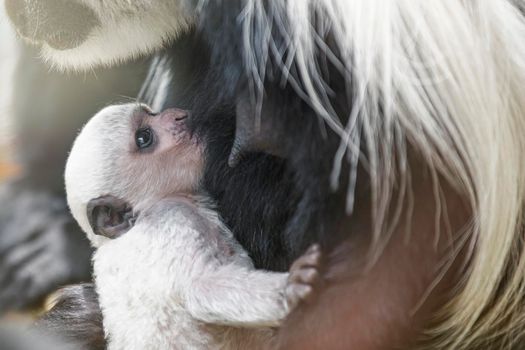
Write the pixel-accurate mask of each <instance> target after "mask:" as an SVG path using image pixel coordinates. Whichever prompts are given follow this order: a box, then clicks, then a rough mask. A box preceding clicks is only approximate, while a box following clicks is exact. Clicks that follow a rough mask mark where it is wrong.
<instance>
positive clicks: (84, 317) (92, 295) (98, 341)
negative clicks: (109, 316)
mask: <svg viewBox="0 0 525 350" xmlns="http://www.w3.org/2000/svg"><path fill="white" fill-rule="evenodd" d="M36 327H37V329H40V330H42V331H43V332H45V333H48V334H50V335H52V336H54V337H55V338H57V339H61V340H62V341H64V342H65V343H67V344H75V345H76V346H78V348H79V349H90V350H104V349H105V348H106V340H105V338H104V328H103V325H102V311H101V310H100V307H99V304H98V296H97V293H96V291H95V287H94V285H93V284H79V285H74V286H70V287H66V288H63V289H62V290H60V291H59V296H58V299H57V300H56V303H55V305H54V306H53V308H52V309H51V310H50V311H49V312H47V313H46V314H45V315H44V316H43V317H42V318H41V319H40V320H39V321H38V322H37V324H36Z"/></svg>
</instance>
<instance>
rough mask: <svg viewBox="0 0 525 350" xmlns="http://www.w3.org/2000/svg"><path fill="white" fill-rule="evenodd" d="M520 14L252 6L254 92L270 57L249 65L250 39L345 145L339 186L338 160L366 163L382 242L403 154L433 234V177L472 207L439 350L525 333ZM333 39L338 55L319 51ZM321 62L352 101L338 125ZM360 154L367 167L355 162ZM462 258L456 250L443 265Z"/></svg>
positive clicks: (356, 1) (524, 30)
mask: <svg viewBox="0 0 525 350" xmlns="http://www.w3.org/2000/svg"><path fill="white" fill-rule="evenodd" d="M522 5H523V2H522V1H512V0H490V1H489V0H477V1H476V0H465V1H461V0H395V1H393V0H388V1H384V0H353V1H349V0H324V1H316V0H289V1H286V2H284V1H270V2H268V4H267V5H266V6H263V5H262V4H261V2H260V1H257V0H250V1H246V7H245V11H244V13H243V15H244V16H243V17H242V18H243V23H244V31H245V32H244V37H245V38H246V41H245V43H244V48H245V63H246V67H247V72H248V74H251V75H252V76H253V78H254V80H255V81H262V80H263V79H264V69H261V68H260V67H264V65H263V64H261V62H264V60H265V59H267V58H266V57H262V58H261V57H254V54H253V52H254V50H252V49H251V45H252V44H253V42H252V40H260V38H261V36H258V38H257V39H254V36H253V31H254V28H256V30H257V31H258V32H259V34H260V33H261V32H262V33H264V32H265V31H266V32H267V33H268V35H266V36H264V35H263V36H262V37H263V38H266V40H267V44H268V48H269V49H268V55H274V57H273V58H274V59H277V60H279V59H281V63H282V70H283V73H284V74H288V73H290V72H289V71H287V69H288V66H287V62H292V60H290V55H291V56H293V62H294V64H295V65H296V67H297V73H296V74H295V75H292V74H291V73H290V74H289V79H295V80H297V81H298V82H299V84H297V86H300V87H298V88H297V90H298V91H297V92H298V93H299V95H300V96H302V97H303V98H304V99H305V100H306V101H307V102H308V103H309V104H310V106H312V108H314V109H315V110H316V112H317V113H318V115H319V116H320V117H322V118H323V120H324V121H325V122H326V124H327V125H328V126H329V127H331V128H332V129H333V130H334V131H335V132H336V133H337V134H339V135H340V137H341V147H340V149H339V151H338V152H337V154H336V156H335V159H334V172H333V176H332V180H333V181H332V182H333V186H337V182H338V178H339V176H340V172H339V169H340V167H341V162H342V161H344V159H345V158H346V159H347V160H348V161H350V162H351V163H352V164H355V163H356V162H357V160H358V158H361V159H362V160H363V161H364V162H365V163H366V167H367V169H368V171H369V173H370V177H371V181H372V197H373V204H374V205H373V214H374V221H375V222H376V227H375V230H374V237H375V242H376V243H377V244H380V242H382V241H384V240H380V239H379V238H380V237H381V236H382V235H383V234H384V232H386V231H388V229H387V227H386V226H387V220H386V218H387V217H388V216H389V215H391V213H390V214H389V213H388V208H389V207H390V203H392V200H393V186H394V184H397V185H400V186H399V188H401V190H400V192H401V193H400V194H398V195H399V196H404V197H405V198H404V200H406V201H410V176H409V175H410V169H409V167H408V161H407V154H406V152H407V147H411V148H414V149H416V150H417V151H418V152H419V153H420V154H421V155H422V156H423V158H424V161H425V162H426V163H427V165H428V166H429V168H430V169H431V173H432V178H433V181H434V193H433V195H434V200H436V202H437V203H438V204H439V205H438V211H437V213H436V216H437V217H438V218H437V220H436V222H439V221H440V218H439V216H440V215H446V213H445V211H446V203H444V202H443V201H442V193H441V189H440V185H439V180H438V179H439V178H444V179H446V180H447V181H448V182H449V183H450V184H451V185H453V186H454V187H455V188H456V189H457V190H458V191H459V193H461V194H463V195H464V196H465V198H466V199H467V200H468V201H469V203H470V207H471V211H472V225H471V226H469V228H468V229H467V230H466V232H465V233H464V234H463V235H462V237H460V241H461V242H460V244H459V245H460V246H461V244H469V247H468V249H467V251H468V252H469V264H468V269H467V272H466V274H465V276H464V280H463V281H461V287H459V286H458V289H457V292H456V293H455V296H454V297H453V299H452V301H451V302H450V303H449V304H448V305H447V306H446V307H445V308H444V309H443V310H442V314H441V315H439V316H440V318H439V322H437V326H436V327H435V328H434V329H430V330H428V335H429V336H430V337H432V339H434V341H433V343H432V347H433V348H443V349H467V348H469V349H470V348H476V347H477V346H478V345H479V344H482V343H483V342H486V341H487V339H491V338H500V337H503V338H504V339H505V343H506V344H507V345H510V344H512V339H513V338H515V337H516V335H517V334H518V333H519V332H525V316H523V314H522V312H523V311H525V310H524V309H523V306H524V300H525V298H524V296H525V294H524V293H525V290H524V287H525V254H524V249H523V242H522V241H523V237H522V226H523V223H522V217H523V214H522V208H523V205H524V199H525V192H524V190H525V91H524V88H525V17H524V16H523V14H522V12H521V10H522ZM276 16H279V18H276ZM283 19H284V20H283ZM271 23H273V24H275V23H283V24H282V27H283V28H280V29H281V31H286V33H287V36H288V49H287V53H286V55H288V56H286V57H278V56H279V53H278V52H277V53H276V52H273V53H272V50H271V47H272V35H271V34H270V33H271V31H272V28H270V26H271ZM328 32H330V33H331V35H333V36H334V38H335V40H334V42H335V46H336V47H335V49H334V48H333V47H332V48H331V50H330V48H328V46H327V45H325V44H324V41H323V40H319V39H322V37H323V33H328ZM320 52H322V53H323V54H324V55H326V56H327V57H329V59H330V60H331V61H332V63H333V64H334V65H335V66H336V67H338V69H339V70H340V72H341V73H342V74H344V75H345V77H346V78H347V81H348V86H351V87H352V90H353V91H354V93H353V96H352V101H353V106H351V113H350V115H349V116H348V123H347V124H346V125H343V124H342V122H341V118H339V117H340V116H337V115H336V114H335V113H334V112H333V109H332V107H331V106H330V104H329V102H328V99H327V91H326V88H325V86H326V85H325V84H324V82H323V79H322V74H321V72H320V71H319V65H318V64H317V61H316V56H318V55H319V53H320ZM275 56H277V57H275ZM361 133H362V134H361ZM363 140H366V141H363ZM361 142H366V144H365V145H361V144H360V143H361ZM362 146H364V149H366V150H367V152H366V153H367V157H366V159H364V157H363V155H360V154H359V150H360V148H361V147H362ZM394 159H395V160H394ZM394 163H395V164H394ZM394 169H397V170H394ZM354 175H355V174H354V173H352V172H351V174H350V176H351V178H350V184H351V185H350V188H349V194H348V203H347V205H348V207H349V208H348V209H351V206H352V198H353V188H352V184H353V183H355V179H354V178H352V177H353V176H354ZM396 215H397V214H394V217H395V216H396ZM443 230H444V228H443V229H441V231H443ZM378 251H380V249H379V250H378ZM457 253H458V250H454V251H452V252H451V257H450V259H453V258H454V255H455V254H457Z"/></svg>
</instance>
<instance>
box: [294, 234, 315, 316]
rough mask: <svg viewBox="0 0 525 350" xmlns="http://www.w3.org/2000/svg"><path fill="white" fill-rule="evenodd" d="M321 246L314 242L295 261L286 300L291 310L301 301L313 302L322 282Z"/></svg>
mask: <svg viewBox="0 0 525 350" xmlns="http://www.w3.org/2000/svg"><path fill="white" fill-rule="evenodd" d="M321 258H322V254H321V247H320V246H319V244H313V245H312V246H310V248H308V250H307V251H306V253H304V254H303V255H302V256H301V257H299V258H298V259H297V260H295V261H294V263H293V264H292V267H291V268H290V274H289V276H288V281H287V285H286V290H285V294H286V301H287V303H288V307H289V310H290V311H291V310H293V309H294V308H295V307H296V306H297V305H298V304H299V303H300V302H306V303H309V302H311V301H312V300H313V299H314V297H315V295H316V292H317V291H318V289H319V288H318V287H319V284H320V282H321V274H320V269H321V260H322V259H321Z"/></svg>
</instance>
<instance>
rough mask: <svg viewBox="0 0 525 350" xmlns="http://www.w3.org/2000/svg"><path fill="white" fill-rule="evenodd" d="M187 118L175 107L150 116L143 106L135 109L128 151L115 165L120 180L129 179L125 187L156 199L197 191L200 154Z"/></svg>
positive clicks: (201, 164) (201, 163)
mask: <svg viewBox="0 0 525 350" xmlns="http://www.w3.org/2000/svg"><path fill="white" fill-rule="evenodd" d="M189 118H190V114H189V112H188V111H185V110H181V109H176V108H170V109H166V110H164V111H162V112H161V113H153V112H151V110H150V109H149V108H148V107H147V106H144V105H141V106H138V107H136V108H135V110H134V111H133V113H132V115H131V120H130V124H129V125H130V132H129V135H128V140H127V142H128V152H126V153H125V154H124V155H123V157H122V159H121V160H122V162H119V163H120V164H121V168H122V169H123V171H124V173H123V174H122V178H129V179H130V180H131V181H130V182H129V183H128V184H129V185H132V187H133V188H134V191H135V192H137V193H142V194H143V196H144V197H156V199H158V198H159V197H163V196H167V195H172V194H192V193H194V192H195V191H196V190H197V188H198V187H199V184H200V179H201V175H202V168H203V164H204V162H203V152H202V149H201V146H200V144H199V142H198V141H197V138H196V137H195V136H194V135H192V134H191V132H190V130H189V128H188V121H189ZM145 186H146V187H148V188H145ZM148 192H149V193H148ZM128 194H129V195H131V193H128Z"/></svg>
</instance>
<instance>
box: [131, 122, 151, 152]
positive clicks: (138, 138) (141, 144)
mask: <svg viewBox="0 0 525 350" xmlns="http://www.w3.org/2000/svg"><path fill="white" fill-rule="evenodd" d="M153 137H154V136H153V130H151V128H150V127H146V128H141V129H139V130H137V132H136V133H135V144H136V145H137V147H138V148H139V149H145V148H148V147H149V146H151V145H152V144H153Z"/></svg>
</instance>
